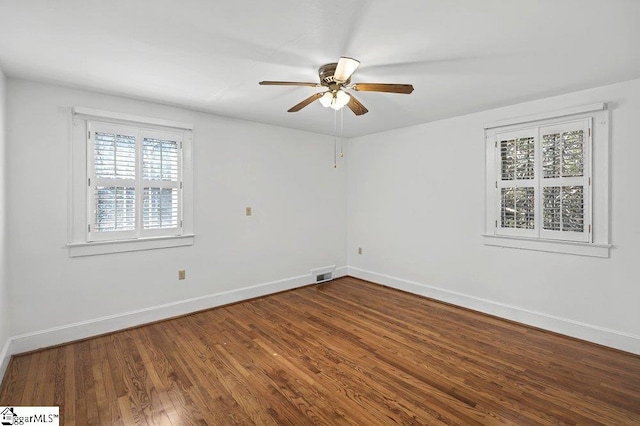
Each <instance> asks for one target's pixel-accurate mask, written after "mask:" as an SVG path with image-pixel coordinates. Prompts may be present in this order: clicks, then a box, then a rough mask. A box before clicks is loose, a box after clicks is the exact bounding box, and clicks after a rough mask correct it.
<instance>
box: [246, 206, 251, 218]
mask: <svg viewBox="0 0 640 426" xmlns="http://www.w3.org/2000/svg"><path fill="white" fill-rule="evenodd" d="M245 214H246V215H247V216H251V207H247V208H246V209H245Z"/></svg>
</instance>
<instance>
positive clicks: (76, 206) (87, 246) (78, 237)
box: [67, 107, 195, 257]
mask: <svg viewBox="0 0 640 426" xmlns="http://www.w3.org/2000/svg"><path fill="white" fill-rule="evenodd" d="M90 120H102V121H108V122H112V123H115V124H123V125H136V126H142V127H149V128H150V129H154V128H155V129H165V130H166V129H173V130H176V129H177V130H180V131H182V132H183V133H184V137H183V141H182V142H183V152H182V162H183V163H182V181H183V191H182V197H183V198H182V209H183V210H182V221H183V224H182V234H181V235H175V236H148V237H141V238H136V239H123V240H112V241H87V224H88V223H89V222H88V213H87V204H88V194H87V189H86V182H87V122H88V121H90ZM70 129H71V138H70V144H71V147H70V148H71V149H70V156H71V158H70V164H71V171H70V172H71V175H70V179H69V182H70V185H69V239H68V244H67V247H68V249H69V256H70V257H79V256H93V255H100V254H110V253H121V252H130V251H138V250H152V249H160V248H169V247H182V246H190V245H193V243H194V239H195V234H194V232H193V135H192V130H193V125H192V124H190V123H183V122H177V121H171V120H164V119H158V118H149V117H142V116H138V115H129V114H123V113H116V112H111V111H103V110H98V109H93V108H84V107H75V108H73V113H72V114H71V124H70Z"/></svg>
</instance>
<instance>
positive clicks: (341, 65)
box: [333, 56, 360, 83]
mask: <svg viewBox="0 0 640 426" xmlns="http://www.w3.org/2000/svg"><path fill="white" fill-rule="evenodd" d="M358 65H360V61H357V60H355V59H353V58H347V57H344V56H343V57H341V58H340V59H339V60H338V65H337V66H336V70H335V72H334V73H333V79H334V80H335V81H337V82H338V83H344V82H345V81H347V80H349V78H351V74H353V73H354V72H355V70H356V69H357V68H358Z"/></svg>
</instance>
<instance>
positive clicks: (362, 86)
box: [258, 56, 413, 115]
mask: <svg viewBox="0 0 640 426" xmlns="http://www.w3.org/2000/svg"><path fill="white" fill-rule="evenodd" d="M358 65H360V61H357V60H355V59H353V58H347V57H344V56H343V57H341V58H340V59H339V60H338V62H336V63H331V64H325V65H323V66H321V67H320V68H319V69H318V76H319V77H320V83H301V82H296V81H261V82H260V83H258V84H260V85H262V86H307V87H326V88H327V90H326V91H324V92H319V93H316V94H314V95H311V96H309V97H308V98H307V99H305V100H303V101H302V102H300V103H299V104H297V105H294V106H293V107H291V108H290V109H289V110H288V112H297V111H300V110H301V109H302V108H304V107H306V106H307V105H309V104H311V103H312V102H314V101H316V100H319V101H320V103H321V104H322V106H324V107H331V108H333V109H335V110H339V109H340V108H342V107H344V106H345V105H346V106H347V107H349V109H350V110H351V111H353V113H354V114H355V115H363V114H366V113H367V112H369V110H368V109H367V108H365V107H364V105H362V103H360V101H358V100H357V99H356V98H355V96H353V95H352V94H351V93H348V92H346V91H345V89H349V90H355V91H360V92H385V93H404V94H407V95H408V94H409V93H411V92H413V86H412V85H411V84H389V83H355V84H350V83H351V76H352V75H353V73H354V72H355V70H356V69H357V68H358Z"/></svg>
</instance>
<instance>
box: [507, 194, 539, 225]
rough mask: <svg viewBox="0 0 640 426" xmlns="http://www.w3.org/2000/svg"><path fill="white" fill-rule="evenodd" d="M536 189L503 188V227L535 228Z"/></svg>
mask: <svg viewBox="0 0 640 426" xmlns="http://www.w3.org/2000/svg"><path fill="white" fill-rule="evenodd" d="M534 197H535V190H534V188H532V187H526V188H502V192H501V208H500V211H501V214H500V217H501V226H502V227H503V228H519V229H534V228H535V223H534Z"/></svg>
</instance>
